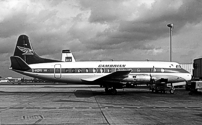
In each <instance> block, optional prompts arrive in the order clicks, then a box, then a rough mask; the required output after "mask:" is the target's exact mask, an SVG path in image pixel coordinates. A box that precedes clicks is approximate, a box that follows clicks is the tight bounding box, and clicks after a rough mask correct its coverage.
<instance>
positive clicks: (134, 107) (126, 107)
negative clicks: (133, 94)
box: [0, 106, 202, 110]
mask: <svg viewBox="0 0 202 125" xmlns="http://www.w3.org/2000/svg"><path fill="white" fill-rule="evenodd" d="M100 108H101V109H202V107H198V106H193V107H187V106H185V107H183V106H173V107H171V106H158V107H157V106H102V107H85V106H83V107H82V106H79V107H70V106H69V107H0V110H1V109H2V110H3V109H11V110H22V109H25V110H39V109H41V110H55V109H58V110H61V109H64V110H65V109H66V110H68V109H73V110H85V109H100Z"/></svg>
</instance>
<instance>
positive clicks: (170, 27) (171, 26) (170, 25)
mask: <svg viewBox="0 0 202 125" xmlns="http://www.w3.org/2000/svg"><path fill="white" fill-rule="evenodd" d="M167 26H168V27H169V29H170V62H172V28H173V26H174V25H173V24H172V23H170V24H168V25H167Z"/></svg>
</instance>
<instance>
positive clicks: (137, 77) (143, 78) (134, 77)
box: [123, 75, 151, 82]
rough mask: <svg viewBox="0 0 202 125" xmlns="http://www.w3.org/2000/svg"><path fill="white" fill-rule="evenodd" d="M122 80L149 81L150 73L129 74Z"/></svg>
mask: <svg viewBox="0 0 202 125" xmlns="http://www.w3.org/2000/svg"><path fill="white" fill-rule="evenodd" d="M123 81H124V82H150V81H151V76H150V75H129V76H128V77H126V78H124V79H123Z"/></svg>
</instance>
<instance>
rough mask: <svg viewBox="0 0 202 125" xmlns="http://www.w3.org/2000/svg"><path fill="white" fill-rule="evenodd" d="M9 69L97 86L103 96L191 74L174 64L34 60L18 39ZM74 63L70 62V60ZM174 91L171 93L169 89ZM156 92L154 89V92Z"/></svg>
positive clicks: (23, 41) (26, 44)
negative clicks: (135, 86) (103, 93)
mask: <svg viewBox="0 0 202 125" xmlns="http://www.w3.org/2000/svg"><path fill="white" fill-rule="evenodd" d="M10 60H11V67H10V69H11V70H13V71H15V72H18V73H21V74H24V75H27V76H30V77H35V78H40V79H45V80H49V81H55V82H64V83H74V84H86V85H100V86H101V87H104V88H105V92H106V93H110V94H117V90H116V89H122V88H124V87H125V86H126V85H128V84H131V85H132V84H134V83H137V84H143V83H144V84H145V83H147V84H151V85H157V84H159V83H164V84H168V83H171V85H172V83H177V82H183V81H189V80H191V74H190V73H189V72H187V71H186V70H184V69H182V68H181V67H180V65H179V64H178V63H176V62H162V61H79V62H77V61H69V62H65V61H62V60H54V59H46V58H42V57H40V56H38V55H37V54H36V53H35V51H34V49H33V48H32V46H31V43H30V42H29V39H28V36H26V35H20V36H19V38H18V40H17V44H16V47H15V51H14V55H13V56H11V57H10ZM73 60H74V59H73ZM173 90H174V89H173ZM155 91H157V89H155Z"/></svg>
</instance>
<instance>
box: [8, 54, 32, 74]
mask: <svg viewBox="0 0 202 125" xmlns="http://www.w3.org/2000/svg"><path fill="white" fill-rule="evenodd" d="M10 59H11V68H12V69H14V70H22V71H27V70H30V69H31V68H30V67H29V66H28V65H27V63H26V62H25V61H24V60H22V59H21V58H20V57H18V56H11V57H10Z"/></svg>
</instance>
